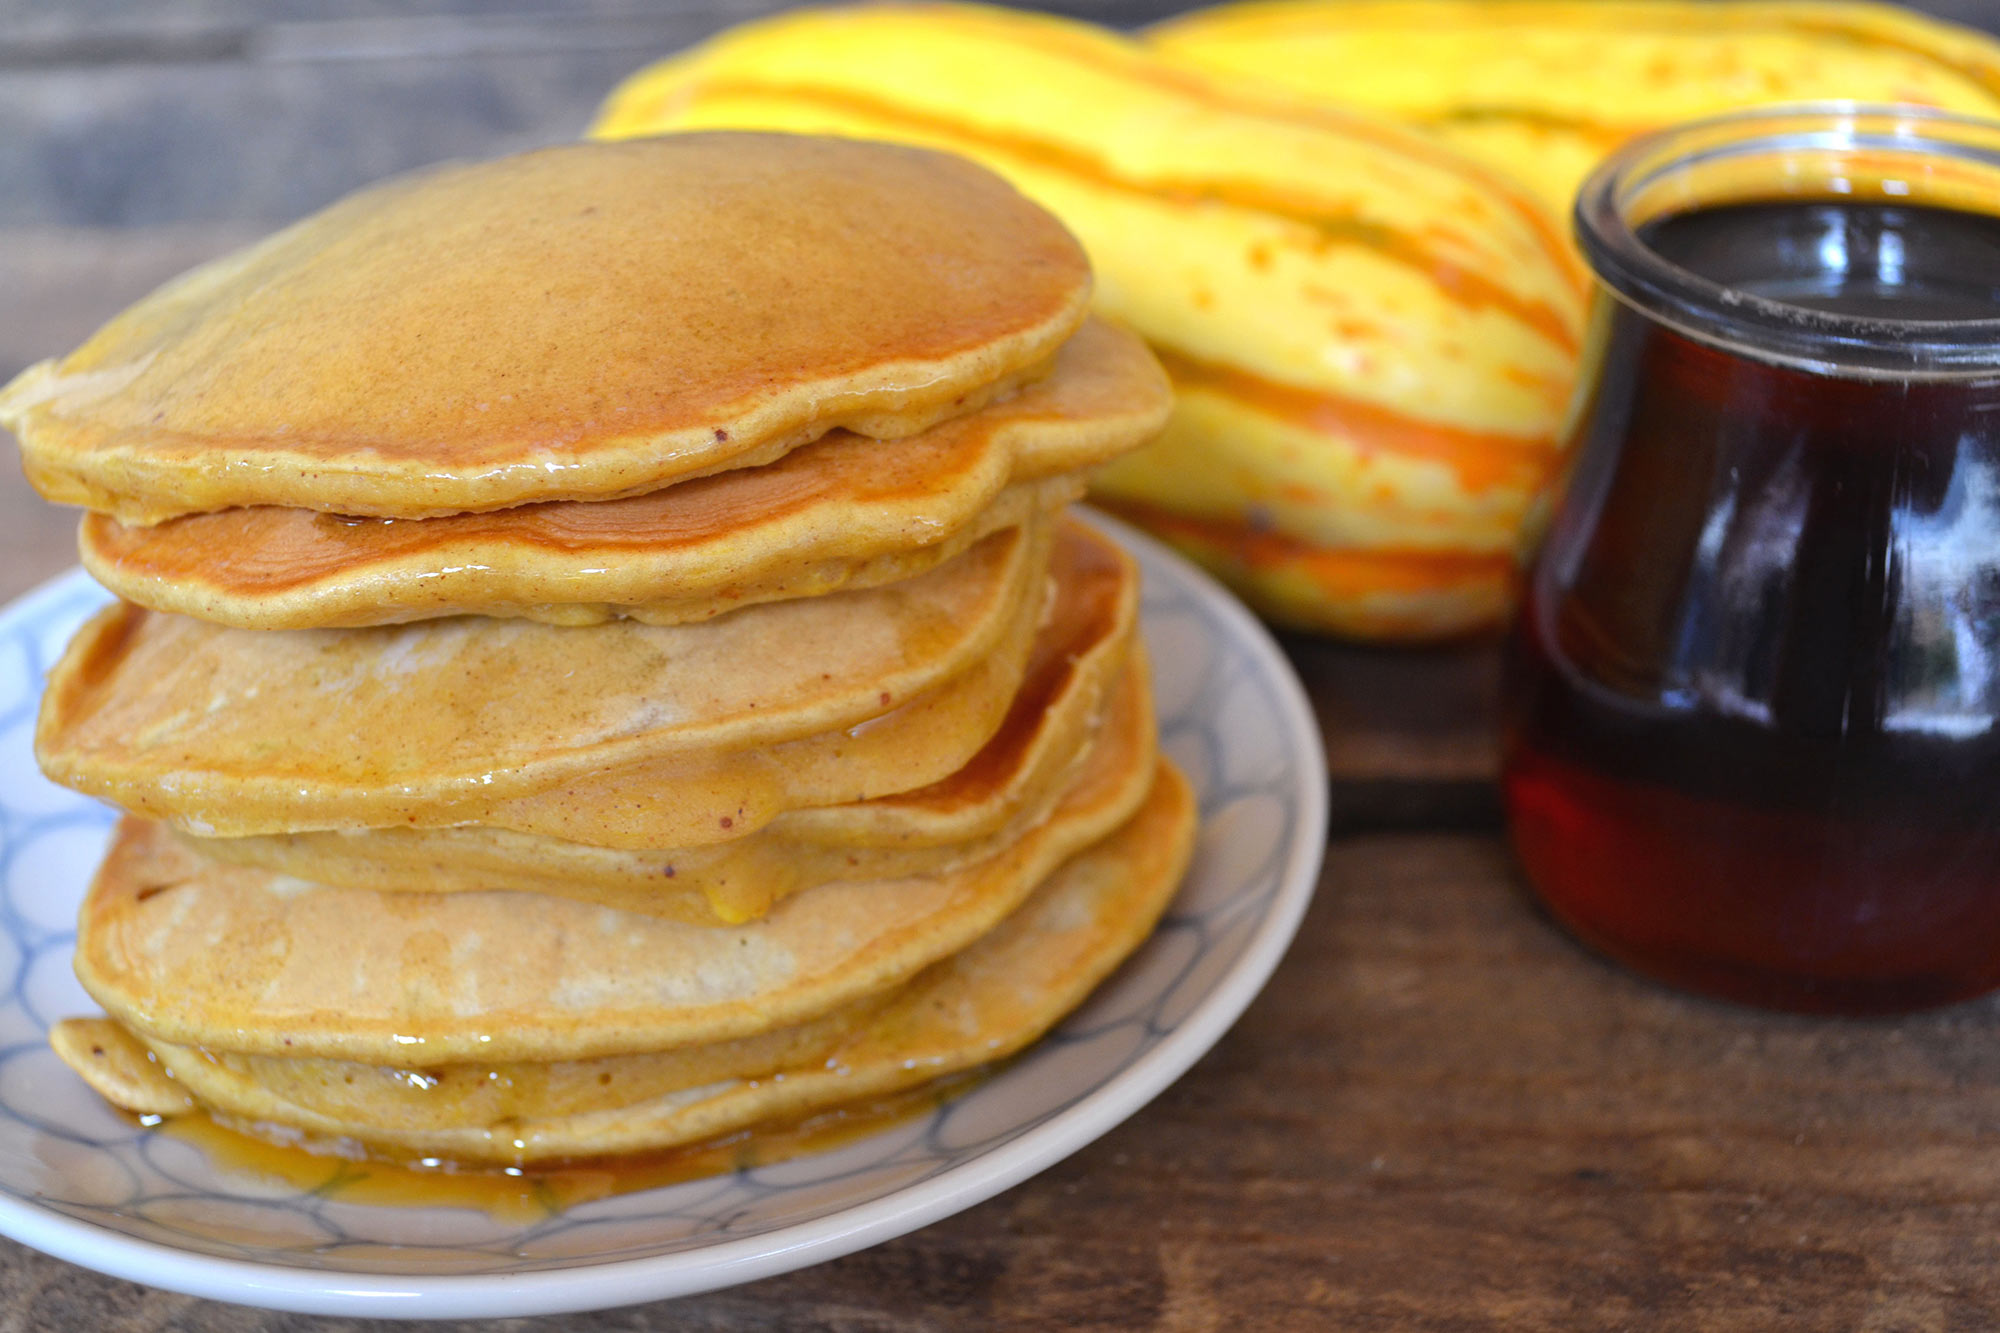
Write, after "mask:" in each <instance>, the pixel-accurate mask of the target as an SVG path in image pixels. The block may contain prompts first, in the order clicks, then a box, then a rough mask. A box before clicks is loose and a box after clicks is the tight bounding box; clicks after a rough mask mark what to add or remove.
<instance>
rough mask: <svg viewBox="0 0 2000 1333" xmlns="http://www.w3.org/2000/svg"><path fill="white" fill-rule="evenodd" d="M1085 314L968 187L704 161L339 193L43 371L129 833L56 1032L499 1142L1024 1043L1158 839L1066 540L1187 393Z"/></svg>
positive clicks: (212, 1102)
mask: <svg viewBox="0 0 2000 1333" xmlns="http://www.w3.org/2000/svg"><path fill="white" fill-rule="evenodd" d="M1089 288H1090V275H1089V271H1088V268H1087V266H1086V263H1085V261H1084V258H1083V255H1082V253H1081V251H1080V250H1079V249H1078V247H1077V246H1076V244H1075V242H1074V241H1073V240H1072V239H1071V238H1070V237H1069V235H1068V234H1067V233H1066V232H1064V231H1063V229H1062V228H1061V227H1060V226H1059V225H1058V224H1057V223H1056V222H1055V221H1054V220H1053V219H1052V218H1050V217H1049V216H1048V215H1047V214H1046V213H1044V212H1042V211H1041V210H1040V209H1039V208H1037V207H1036V206H1035V205H1033V204H1031V203H1029V202H1027V201H1026V200H1025V199H1023V198H1021V197H1020V196H1019V195H1017V194H1016V193H1014V192H1013V190H1012V189H1011V188H1009V187H1008V186H1006V185H1005V184H1003V183H1002V182H1001V181H999V180H998V178H996V177H993V176H991V175H989V174H987V173H986V172H985V171H983V170H981V169H979V168H977V167H974V166H971V165H969V164H967V163H965V162H962V161H959V160H957V159H954V158H951V157H947V156H943V155H939V154H935V153H930V152H925V151H921V150H915V149H907V148H896V147H888V146H884V145H876V144H865V143H856V142H848V141H838V140H823V139H812V138H802V137H791V136H782V135H754V134H699V135H683V136H672V137H667V138H662V139H655V140H642V141H633V142H627V143H621V144H609V145H578V146H574V147H565V148H559V149H552V150H547V151H543V152H538V153H533V154H528V155H525V156H521V157H516V158H511V159H505V160H501V161H498V162H492V163H487V164H482V165H474V166H458V167H451V168H447V169H443V170H439V171H434V172H430V173H426V174H423V175H420V176H416V177H412V178H408V179H405V180H400V181H396V182H392V183H390V184H387V185H384V186H381V187H377V188H375V189H373V190H370V191H367V192H364V193H362V194H359V195H356V196H354V197H352V198H350V199H347V200H345V201H343V202H342V203H340V204H337V205H335V206H334V207H333V208H331V209H329V210H327V211H326V212H323V213H321V214H319V215H317V216H315V217H312V218H309V219H307V220H306V221H304V222H301V223H299V224H297V225H296V226H294V227H292V228H290V229H288V230H286V231H283V232H280V233H278V234H277V235H275V236H273V237H271V238H270V239H268V240H266V241H264V242H262V243H261V244H259V245H257V246H254V247H252V248H251V249H249V250H247V251H244V252H241V253H239V254H236V255H233V256H230V257H228V258H225V259H223V260H220V261H218V262H216V263H214V264H211V265H209V266H207V267H205V268H202V269H199V270H196V271H195V272H193V273H191V274H188V275H187V276H185V277H183V278H181V279H179V280H178V281H176V282H174V283H172V284H170V285H168V286H167V287H165V288H162V289H161V290H160V291H158V292H155V293H154V294H153V295H151V296H149V297H147V298H146V299H145V300H143V301H141V302H140V303H139V304H138V305H136V306H134V307H133V308H132V309H131V310H129V311H127V312H126V313H125V314H123V315H121V316H119V317H118V318H117V319H116V320H114V321H112V322H111V323H110V324H109V325H107V326H106V327H105V328H104V329H102V330H101V331H100V332H99V333H98V334H96V335H95V336H94V337H93V338H92V339H91V340H90V341H89V342H87V343H86V344H84V346H83V347H81V348H80V349H78V350H77V351H76V352H74V353H72V354H71V355H70V356H68V357H66V358H63V359H62V360H60V361H55V362H50V363H44V364H43V365H39V366H36V367H33V368H31V369H30V370H28V371H27V372H25V373H24V374H23V375H22V376H21V377H20V378H19V379H18V380H16V381H15V382H14V383H13V384H12V385H10V386H8V388H7V389H6V390H4V391H0V421H4V422H5V423H6V424H7V425H9V426H10V427H11V428H12V429H13V430H14V431H15V432H16V434H17V435H18V436H19V437H20V440H21V444H22V452H23V456H24V458H25V460H26V466H27V470H28V473H29V476H30V477H31V479H32V480H33V481H34V482H35V484H36V486H37V487H38V488H39V489H40V490H41V491H42V492H43V493H44V494H45V495H47V496H48V497H49V498H51V499H54V500H58V501H65V502H71V503H77V504H82V505H84V506H86V507H87V508H89V509H90V510H91V511H92V512H91V513H90V514H89V515H88V516H87V517H86V518H85V520H84V524H83V533H82V546H83V552H84V559H85V561H86V563H87V564H88V566H89V567H90V569H91V571H92V572H93V573H94V574H95V575H96V576H97V577H98V579H99V580H101V581H102V582H103V583H104V584H105V586H106V587H108V588H110V589H111V590H112V591H113V592H115V593H117V594H118V596H119V597H120V599H121V600H120V601H118V602H116V603H114V604H113V605H112V606H110V607H109V608H107V609H106V610H105V611H104V612H103V613H102V614H100V615H99V616H98V617H96V618H95V619H94V620H92V621H91V622H90V623H89V624H88V625H86V626H85V627H84V628H83V630H82V631H81V632H80V633H79V634H78V635H77V637H76V639H75V641H74V642H73V643H72V645H71V646H70V649H69V651H68V653H67V654H66V655H65V656H64V658H63V660H62V662H61V663H60V665H59V666H58V667H57V668H56V670H55V672H54V673H53V676H52V679H51V681H50V686H49V691H48V694H47V697H46V700H45V703H44V707H43V712H42V717H41V725H40V728H39V731H38V734H37V738H36V743H37V754H38V757H39V759H40V761H41V763H42V766H43V768H44V770H45V771H46V772H47V773H48V774H49V775H50V777H52V778H54V779H55V780H56V781H58V782H62V783H65V784H67V785H69V786H71V787H74V788H76V789H77V790H79V791H83V792H87V793H90V794H92V795H96V796H100V797H103V798H105V799H107V800H110V801H112V802H115V803H116V804H118V805H119V806H122V807H123V808H124V809H125V810H127V811H128V812H130V814H129V816H128V817H127V818H126V819H125V820H124V821H123V823H122V824H121V825H120V827H119V829H118V832H117V835H116V837H115V839H114V841H113V844H112V847H111V849H110V852H109V854H108V856H107V858H106V860H105V862H104V865H103V867H102V869H101V870H100V872H99V874H98V877H97V879H96V882H95V883H94V885H93V887H92V889H91V891H90V895H89V898H88V900H87V901H86V903H85V906H84V909H83V914H82V919H81V923H80V926H79V931H78V938H77V952H76V959H77V972H78V975H79V976H80V977H81V979H82V981H83V983H84V985H85V986H86V987H87V988H88V989H89V991H90V993H91V994H92V995H93V996H94V997H95V998H96V999H97V1000H98V1001H99V1002H100V1003H101V1004H102V1005H103V1006H104V1008H105V1009H106V1011H107V1012H108V1014H109V1015H110V1017H108V1018H103V1019H84V1020H71V1021H69V1022H67V1023H64V1024H62V1025H60V1026H59V1027H58V1029H57V1030H56V1033H55V1035H54V1042H55V1045H56V1049H57V1050H58V1052H59V1053H60V1054H61V1055H62V1057H63V1058H64V1059H65V1060H66V1061H67V1062H68V1063H69V1064H70V1065H71V1066H72V1067H74V1068H75V1069H76V1070H77V1071H78V1073H80V1074H81V1075H82V1076H83V1077H84V1078H85V1079H86V1080H88V1081H89V1082H90V1083H91V1084H92V1086H94V1087H95V1088H97V1089H98V1090H99V1091H100V1092H101V1093H103V1095H104V1096H105V1097H107V1098H108V1099H109V1100H111V1101H113V1102H115V1103H116V1104H118V1105H120V1106H122V1107H125V1108H127V1109H130V1110H132V1111H136V1112H140V1113H146V1114H159V1115H170V1114H176V1113H180V1112H183V1111H188V1110H192V1109H197V1108H199V1109H205V1110H207V1111H209V1112H210V1113H212V1114H214V1115H215V1116H217V1117H219V1118H221V1119H223V1120H224V1121H225V1122H227V1123H231V1124H236V1125H242V1126H248V1127H251V1128H253V1129H256V1130H259V1131H260V1132H263V1133H266V1134H275V1135H278V1136H281V1137H283V1136H292V1137H296V1138H302V1139H304V1140H305V1141H307V1142H309V1143H313V1144H328V1145H333V1146H336V1147H340V1148H343V1149H345V1148H348V1147H350V1146H352V1145H360V1146H362V1147H364V1148H366V1149H368V1150H372V1151H375V1152H378V1153H382V1154H385V1155H390V1156H396V1157H403V1158H417V1157H426V1158H428V1157H443V1158H449V1159H452V1160H454V1161H459V1162H475V1163H477V1162H499V1163H509V1164H513V1163H521V1162H530V1161H548V1160H553V1159H563V1158H574V1157H581V1156H593V1155H600V1154H607V1153H625V1152H632V1151H637V1150H642V1149H652V1148H660V1147H666V1146H671V1145H676V1144H682V1143H688V1142H693V1141H697V1140H701V1139H705V1138H709V1137H712V1136H715V1135H717V1134H722V1133H726V1132H732V1131H735V1130H737V1129H740V1128H743V1127H746V1126H755V1125H759V1124H766V1123H774V1122H781V1121H786V1120H793V1119H796V1118H798V1117H800V1116H803V1115H807V1114H809V1113H812V1112H814V1111H816V1110H819V1109H822V1108H826V1107H830V1106H835V1105H841V1104H847V1103H852V1102H855V1101H858V1100H863V1099H869V1098H875V1097H880V1096H883V1095H885V1094H887V1093H890V1092H893V1091H896V1090H898V1089H902V1088H906V1087H910V1086H912V1085H914V1084H917V1083H919V1082H922V1081H924V1080H927V1079H932V1078H936V1077H939V1076H942V1075H946V1074H950V1073H952V1072H954V1071H958V1070H963V1069H966V1068H968V1067H971V1066H974V1065H978V1064H981V1063H984V1062H988V1061H992V1060H994V1059H997V1058H1000V1057H1002V1056H1004V1055H1006V1054H1007V1053H1009V1052H1011V1051H1013V1050H1015V1049H1018V1048H1019V1047H1020V1046H1022V1045H1023V1044H1025V1043H1027V1042H1028V1041H1031V1040H1033V1039H1034V1038H1035V1037H1036V1036H1037V1035H1039V1034H1040V1033H1041V1032H1042V1031H1044V1030H1045V1029H1046V1028H1047V1027H1048V1026H1049V1025H1050V1024H1052V1023H1053V1022H1055V1021H1056V1019H1058V1018H1059V1017H1060V1016H1061V1015H1062V1014H1063V1013H1065V1012H1066V1011H1067V1010H1068V1009H1070V1008H1071V1007H1073V1006H1074V1005H1075V1004H1076V1003H1078V1002H1079V1001H1080V1000H1081V999H1082V997H1083V996H1084V995H1085V994H1086V993H1087V992H1088V991H1089V990H1090V988H1091V987H1092V986H1093V985H1094V984H1096V982H1097V981H1098V980H1099V979H1101V978H1102V977H1103V976H1104V975H1106V973H1107V972H1108V971H1109V970H1110V969H1111V968H1112V967H1113V966H1115V965H1116V963H1117V962H1118V961H1119V960H1120V959H1121V958H1123V957H1124V956H1125V954H1126V953H1128V952H1129V951H1130V950H1131V949H1132V948H1133V947H1135V946H1136V944H1137V943H1138V942H1139V940H1140V939H1142V938H1143V937H1144V935H1145V933H1146V932H1147V930H1148V929H1149V928H1150V927H1151V925H1152V923H1153V921H1154V920H1155V918H1156V917H1157V914H1158V913H1159V911H1160V910H1161V909H1162V907H1163V906H1164V904H1165V902H1166V900H1167V898H1168V897H1169V896H1170V894H1171V892H1172V890H1173V887H1174V885H1175V883H1176V881H1177V880H1178V878H1179V875H1180V872H1181V870H1182V867H1183V865H1184V862H1185V859H1186V856H1187V851H1188V846H1189V842H1190V837H1191V831H1192V823H1193V813H1192V807H1191V803H1190V799H1189V795H1188V792H1187V789H1186V787H1185V784H1184V783H1183V782H1182V781H1181V779H1180V778H1179V777H1178V776H1177V775H1176V774H1175V773H1174V772H1173V770H1172V769H1171V768H1170V767H1168V766H1167V765H1166V764H1165V763H1164V761H1162V760H1160V759H1159V758H1158V756H1157V754H1156V749H1155V736H1154V726H1153V718H1152V711H1151V700H1150V697H1149V694H1148V685H1147V675H1146V665H1145V662H1144V660H1143V657H1142V654H1141V651H1140V647H1139V644H1138V641H1137V639H1136V636H1135V629H1134V619H1135V608H1136V592H1137V589H1136V573H1135V570H1134V568H1133V566H1132V564H1131V563H1130V561H1129V560H1128V559H1127V557H1125V556H1124V555H1123V554H1122V553H1121V552H1120V551H1119V550H1118V549H1117V548H1116V547H1115V546H1113V545H1111V544H1110V543H1108V542H1107V541H1106V540H1105V539H1104V538H1102V537H1100V536H1098V535H1096V534H1095V533H1094V532H1092V531H1091V530H1090V529H1088V528H1086V527H1083V526H1081V525H1079V524H1077V523H1075V522H1074V521H1072V520H1069V519H1066V518H1065V517H1064V516H1063V514H1062V509H1063V506H1064V505H1065V504H1066V503H1067V502H1068V501H1070V500H1071V499H1073V498H1075V497H1076V496H1077V495H1078V494H1079V493H1080V492H1081V490H1082V487H1083V485H1084V482H1085V471H1086V470H1087V469H1088V468H1090V467H1091V466H1092V465H1094V464H1096V463H1099V462H1102V461H1104V460H1106V459H1108V458H1111V457H1113V456H1115V455H1116V454H1118V453H1120V452H1122V451H1124V450H1126V449H1128V448H1131V447H1132V446H1134V445H1136V444H1138V443H1140V442H1141V441H1143V440H1144V439H1145V438H1146V437H1147V436H1148V435H1150V434H1152V433H1153V432H1154V431H1156V430H1157V429H1158V428H1159V426H1160V424H1161V423H1162V421H1163V420H1164V418H1165V416H1166V413H1167V410H1168V391H1167V388H1166V384H1165V380H1164V377H1163V376H1162V374H1161V373H1160V370H1159V368H1158V366H1157V365H1156V364H1155V363H1154V362H1153V360H1152V359H1151V357H1150V355H1149V354H1148V353H1147V352H1146V350H1145V348H1144V347H1143V346H1142V345H1141V344H1140V343H1139V342H1138V341H1137V340H1136V339H1134V338H1133V337H1131V336H1130V335H1128V334H1126V333H1123V332H1121V331H1119V330H1117V329H1114V328H1111V327H1109V326H1107V325H1104V324H1101V323H1098V322H1096V321H1093V320H1091V319H1089V318H1088V317H1087V315H1086V309H1087V304H1088V300H1089Z"/></svg>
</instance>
